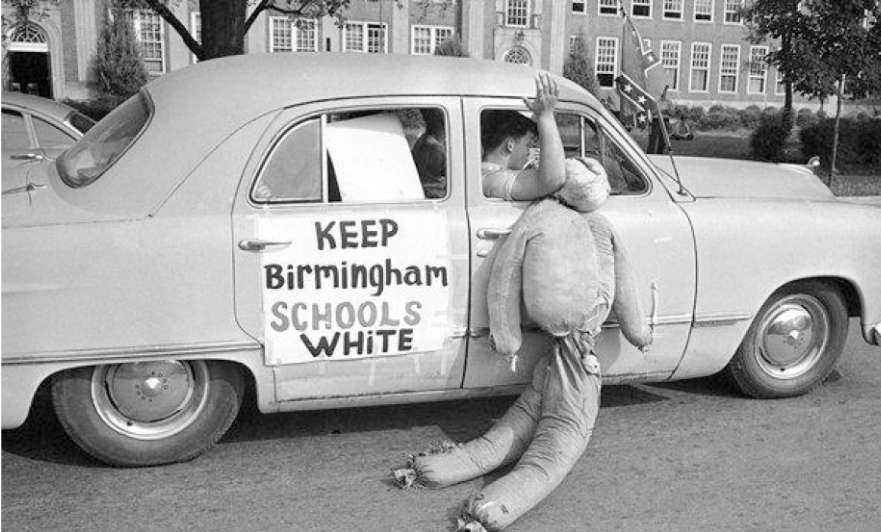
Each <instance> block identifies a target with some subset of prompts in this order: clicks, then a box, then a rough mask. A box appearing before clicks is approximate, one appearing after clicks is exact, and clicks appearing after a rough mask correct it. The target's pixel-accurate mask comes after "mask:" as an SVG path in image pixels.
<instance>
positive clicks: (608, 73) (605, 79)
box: [594, 37, 618, 87]
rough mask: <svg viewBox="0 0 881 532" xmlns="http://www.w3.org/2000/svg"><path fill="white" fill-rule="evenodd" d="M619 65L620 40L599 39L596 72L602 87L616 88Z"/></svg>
mask: <svg viewBox="0 0 881 532" xmlns="http://www.w3.org/2000/svg"><path fill="white" fill-rule="evenodd" d="M617 64H618V38H617V37H598V38H597V51H596V60H595V62H594V71H595V72H596V73H597V81H599V84H600V87H614V86H615V67H616V65H617Z"/></svg>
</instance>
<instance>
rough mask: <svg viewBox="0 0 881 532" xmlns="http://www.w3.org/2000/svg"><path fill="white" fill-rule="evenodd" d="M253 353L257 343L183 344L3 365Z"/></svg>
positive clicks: (36, 357) (16, 358) (21, 357)
mask: <svg viewBox="0 0 881 532" xmlns="http://www.w3.org/2000/svg"><path fill="white" fill-rule="evenodd" d="M252 349H262V347H261V346H260V344H258V343H257V342H226V343H219V344H198V345H192V344H182V345H161V346H153V347H118V348H105V349H74V350H71V351H49V352H44V353H13V354H10V355H4V356H3V364H4V365H6V364H44V363H48V362H77V361H83V360H92V359H102V360H118V359H124V358H166V357H176V358H177V357H188V356H200V355H207V354H215V353H230V352H235V351H243V350H252Z"/></svg>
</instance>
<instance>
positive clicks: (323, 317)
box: [259, 209, 452, 364]
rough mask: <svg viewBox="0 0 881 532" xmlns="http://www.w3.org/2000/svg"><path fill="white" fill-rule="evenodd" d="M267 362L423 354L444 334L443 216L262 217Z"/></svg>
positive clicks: (447, 267) (446, 268)
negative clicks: (269, 245)
mask: <svg viewBox="0 0 881 532" xmlns="http://www.w3.org/2000/svg"><path fill="white" fill-rule="evenodd" d="M259 223H260V227H259V234H260V235H261V238H263V239H266V240H272V241H278V240H284V241H291V242H292V244H291V245H290V246H289V247H287V248H285V249H282V250H279V251H274V252H267V253H264V254H263V255H262V261H261V262H262V264H261V266H262V268H261V275H262V279H261V283H262V288H263V312H264V317H265V320H266V323H265V339H266V351H267V359H268V360H267V362H268V363H269V364H294V363H302V362H311V361H315V360H351V359H357V358H364V357H374V356H381V355H396V354H404V353H411V352H421V351H432V350H435V349H439V348H441V347H442V346H443V343H444V341H445V340H446V339H447V338H448V337H449V324H448V307H449V304H450V303H451V302H450V294H451V290H450V283H451V281H452V280H451V279H450V275H451V274H452V269H451V262H450V245H449V242H448V238H447V236H446V235H447V234H448V232H447V231H446V229H445V228H446V219H445V216H444V214H443V213H442V212H425V211H419V212H416V211H412V212H407V211H404V212H401V213H399V214H394V215H392V214H391V213H390V212H389V210H388V209H376V210H375V212H372V213H365V212H364V211H360V212H359V213H358V215H357V216H355V215H348V216H347V215H340V216H317V217H316V216H310V217H302V218H300V217H297V218H285V219H278V218H276V219H274V220H273V219H271V218H270V219H261V220H260V222H259Z"/></svg>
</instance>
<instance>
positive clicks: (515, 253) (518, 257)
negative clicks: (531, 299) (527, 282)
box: [486, 221, 529, 356]
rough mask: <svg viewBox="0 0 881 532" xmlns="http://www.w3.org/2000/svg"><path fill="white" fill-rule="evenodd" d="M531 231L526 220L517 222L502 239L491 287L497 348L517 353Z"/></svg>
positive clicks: (489, 300) (491, 330) (489, 301)
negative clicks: (521, 303)
mask: <svg viewBox="0 0 881 532" xmlns="http://www.w3.org/2000/svg"><path fill="white" fill-rule="evenodd" d="M527 242H529V234H528V231H527V230H526V227H525V224H523V223H520V221H518V223H516V224H514V230H513V231H512V232H511V234H510V235H509V236H508V238H507V239H506V240H505V241H504V242H502V243H501V248H500V249H499V252H498V254H496V257H495V261H493V265H492V269H491V270H490V275H489V286H488V288H487V294H486V298H487V305H488V306H489V333H490V336H491V339H492V341H493V344H494V346H495V350H496V351H498V352H499V353H501V354H503V355H508V356H510V355H514V354H515V353H517V351H518V350H519V349H520V344H521V343H522V341H523V338H522V335H521V332H520V301H521V297H522V296H521V294H522V290H523V256H524V254H525V253H526V244H527Z"/></svg>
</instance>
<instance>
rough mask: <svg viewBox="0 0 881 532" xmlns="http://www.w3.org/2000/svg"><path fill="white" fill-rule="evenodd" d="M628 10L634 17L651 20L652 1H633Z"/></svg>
mask: <svg viewBox="0 0 881 532" xmlns="http://www.w3.org/2000/svg"><path fill="white" fill-rule="evenodd" d="M630 9H631V12H632V13H633V16H634V17H645V18H652V0H633V7H631V8H630Z"/></svg>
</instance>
